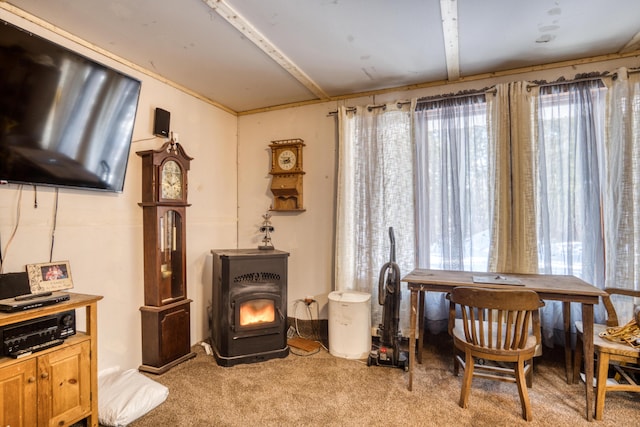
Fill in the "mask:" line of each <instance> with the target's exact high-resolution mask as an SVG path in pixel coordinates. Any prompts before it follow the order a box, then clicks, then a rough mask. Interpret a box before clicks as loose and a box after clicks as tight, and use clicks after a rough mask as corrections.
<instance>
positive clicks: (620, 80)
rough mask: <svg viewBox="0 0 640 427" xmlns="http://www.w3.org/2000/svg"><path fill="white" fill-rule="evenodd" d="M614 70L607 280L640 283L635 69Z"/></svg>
mask: <svg viewBox="0 0 640 427" xmlns="http://www.w3.org/2000/svg"><path fill="white" fill-rule="evenodd" d="M616 76H617V78H616V79H614V80H612V81H611V82H610V90H609V94H608V105H609V108H608V116H607V131H606V159H607V166H608V173H607V174H606V191H605V192H604V195H605V198H604V208H603V216H604V227H605V231H606V233H605V236H606V248H607V251H606V265H607V271H606V284H607V286H615V287H619V288H627V289H640V284H639V280H640V257H638V254H639V253H640V74H639V73H633V74H629V73H628V72H627V70H626V69H625V68H621V69H619V70H618V71H617V73H616ZM626 300H628V298H627V299H626ZM616 307H617V309H618V310H619V311H621V312H620V313H618V316H619V317H620V319H630V318H631V317H632V310H633V307H632V303H631V302H629V303H628V305H627V306H626V307H625V306H619V305H618V304H616Z"/></svg>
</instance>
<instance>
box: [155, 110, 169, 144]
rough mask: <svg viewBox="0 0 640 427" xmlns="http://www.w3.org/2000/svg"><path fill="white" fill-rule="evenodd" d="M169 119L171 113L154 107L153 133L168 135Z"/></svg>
mask: <svg viewBox="0 0 640 427" xmlns="http://www.w3.org/2000/svg"><path fill="white" fill-rule="evenodd" d="M170 120H171V113H169V112H168V111H166V110H163V109H162V108H156V114H155V117H154V120H153V134H154V135H157V136H165V137H168V136H169V122H170Z"/></svg>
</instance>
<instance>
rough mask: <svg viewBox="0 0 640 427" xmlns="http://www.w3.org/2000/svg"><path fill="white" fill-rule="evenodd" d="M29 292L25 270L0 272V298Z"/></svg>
mask: <svg viewBox="0 0 640 427" xmlns="http://www.w3.org/2000/svg"><path fill="white" fill-rule="evenodd" d="M30 293H31V287H30V286H29V276H28V275H27V272H26V271H25V272H23V273H22V272H21V273H5V274H0V299H5V298H13V297H17V296H18V295H27V294H30Z"/></svg>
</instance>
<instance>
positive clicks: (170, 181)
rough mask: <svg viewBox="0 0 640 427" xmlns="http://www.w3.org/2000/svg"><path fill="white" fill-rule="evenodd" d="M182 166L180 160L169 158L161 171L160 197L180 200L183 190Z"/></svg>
mask: <svg viewBox="0 0 640 427" xmlns="http://www.w3.org/2000/svg"><path fill="white" fill-rule="evenodd" d="M183 188H184V186H183V182H182V168H181V167H180V165H179V164H178V162H176V161H174V160H167V161H166V162H164V164H163V165H162V169H161V172H160V198H161V199H166V200H180V199H182V192H183Z"/></svg>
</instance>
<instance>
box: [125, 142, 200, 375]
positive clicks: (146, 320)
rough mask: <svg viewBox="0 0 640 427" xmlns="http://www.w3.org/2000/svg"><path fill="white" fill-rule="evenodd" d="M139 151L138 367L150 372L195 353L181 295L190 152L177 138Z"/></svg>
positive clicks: (186, 307) (183, 289)
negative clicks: (141, 255) (141, 283)
mask: <svg viewBox="0 0 640 427" xmlns="http://www.w3.org/2000/svg"><path fill="white" fill-rule="evenodd" d="M137 154H138V155H139V156H140V157H142V202H141V203H139V205H140V206H141V207H142V221H143V234H144V246H143V250H144V304H145V305H144V306H143V307H140V312H141V316H142V365H141V366H140V367H139V369H140V370H141V371H145V372H150V373H154V374H161V373H163V372H166V371H167V370H169V369H170V368H172V367H173V366H175V365H177V364H178V363H181V362H183V361H185V360H187V359H190V358H192V357H194V356H195V353H192V352H191V338H190V336H191V333H190V332H191V328H190V304H191V300H190V299H187V274H186V259H187V257H186V249H187V245H186V208H187V206H189V204H188V203H187V172H188V170H189V164H190V162H191V160H193V159H192V158H191V157H189V156H188V155H187V154H186V153H185V151H184V149H183V148H182V146H181V145H180V144H178V143H177V142H175V141H173V139H172V140H171V141H168V142H166V143H165V144H164V145H163V146H162V147H161V148H160V149H158V150H147V151H139V152H137Z"/></svg>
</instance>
